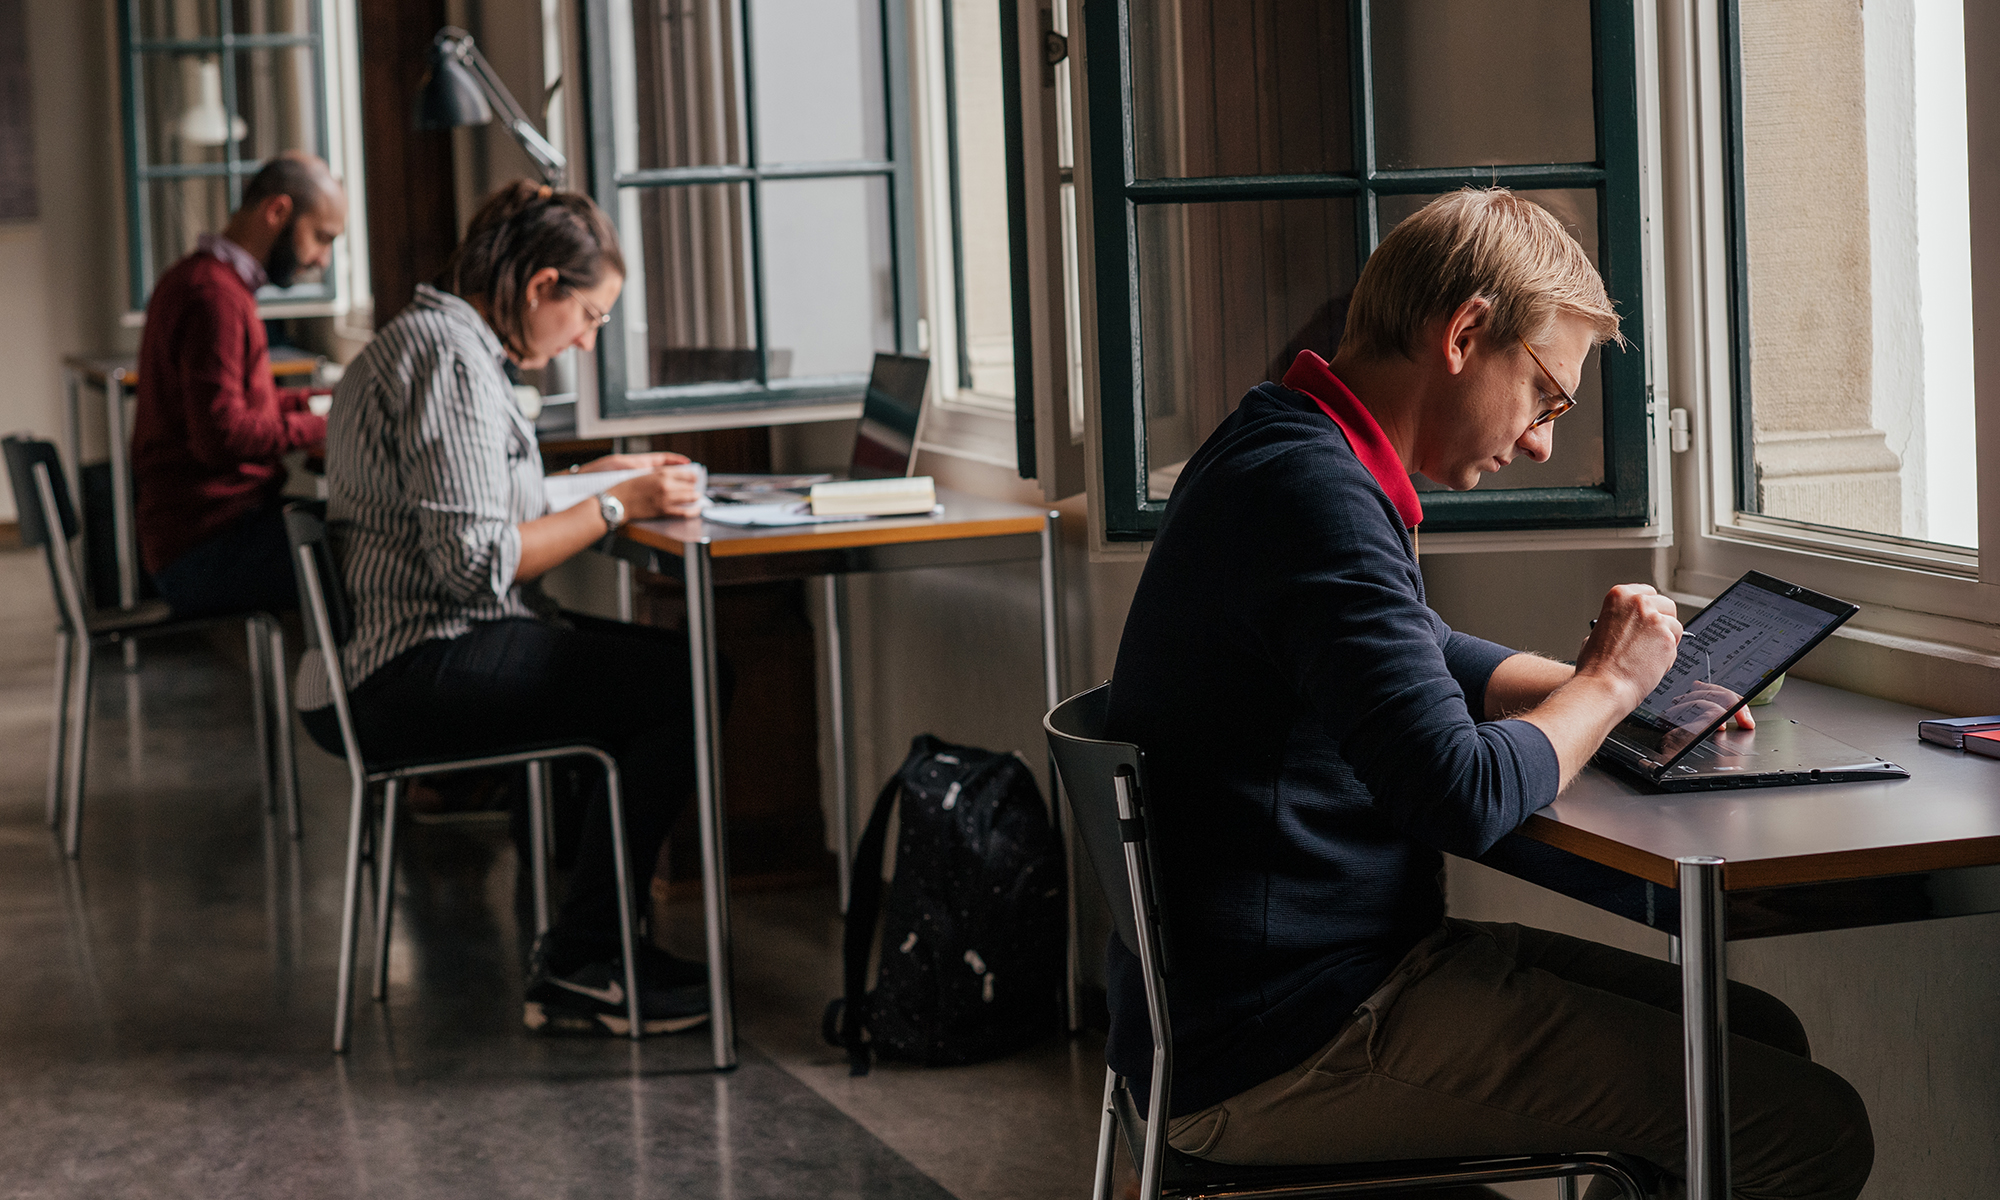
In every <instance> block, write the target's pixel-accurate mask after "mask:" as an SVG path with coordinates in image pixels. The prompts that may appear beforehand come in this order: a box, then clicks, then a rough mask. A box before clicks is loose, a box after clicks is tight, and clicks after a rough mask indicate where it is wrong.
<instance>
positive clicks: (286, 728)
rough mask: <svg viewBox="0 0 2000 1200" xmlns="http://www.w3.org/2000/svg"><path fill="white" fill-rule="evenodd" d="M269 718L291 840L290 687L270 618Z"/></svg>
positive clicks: (294, 769)
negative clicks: (289, 822)
mask: <svg viewBox="0 0 2000 1200" xmlns="http://www.w3.org/2000/svg"><path fill="white" fill-rule="evenodd" d="M269 624H270V630H271V637H270V641H271V658H270V663H271V719H272V722H273V725H274V728H273V729H272V734H273V737H274V742H273V744H274V746H275V748H276V749H277V759H278V790H279V792H281V793H282V794H283V795H284V798H285V811H286V813H287V815H288V817H289V819H290V821H291V824H292V840H293V841H297V840H298V838H299V834H300V831H301V828H302V826H301V824H300V820H299V757H298V754H297V752H296V747H295V745H294V743H293V738H292V686H291V681H290V680H289V679H287V678H285V661H286V660H285V627H284V625H283V624H281V623H280V622H279V621H278V620H277V619H276V618H275V617H274V618H271V620H270V622H269Z"/></svg>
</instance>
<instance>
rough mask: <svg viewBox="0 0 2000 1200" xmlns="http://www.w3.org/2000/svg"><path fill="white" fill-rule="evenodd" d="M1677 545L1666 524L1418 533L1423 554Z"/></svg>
mask: <svg viewBox="0 0 2000 1200" xmlns="http://www.w3.org/2000/svg"><path fill="white" fill-rule="evenodd" d="M1673 543H1674V531H1673V530H1672V529H1671V528H1670V527H1667V526H1663V525H1642V526H1639V527H1638V528H1635V529H1534V530H1513V531H1509V530H1496V531H1492V532H1485V531H1479V530H1467V531H1460V532H1454V533H1446V532H1442V531H1440V532H1438V533H1424V532H1423V531H1422V529H1421V528H1419V529H1418V532H1417V548H1418V550H1419V552H1421V553H1423V554H1486V553H1492V552H1495V551H1521V550H1657V549H1660V548H1661V547H1664V546H1671V545H1673Z"/></svg>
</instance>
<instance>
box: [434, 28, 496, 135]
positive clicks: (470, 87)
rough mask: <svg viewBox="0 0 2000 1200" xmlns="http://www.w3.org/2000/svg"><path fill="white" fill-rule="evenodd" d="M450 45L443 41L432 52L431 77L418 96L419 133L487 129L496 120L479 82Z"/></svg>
mask: <svg viewBox="0 0 2000 1200" xmlns="http://www.w3.org/2000/svg"><path fill="white" fill-rule="evenodd" d="M454 50H455V48H454V47H453V45H452V44H451V43H450V42H447V41H443V40H440V41H439V42H438V44H437V45H435V46H433V47H432V48H431V69H430V73H429V74H427V75H425V76H424V86H423V87H422V89H420V90H419V91H418V92H417V112H416V125H417V128H418V129H451V128H454V127H456V126H459V125H484V124H486V123H487V122H489V121H491V120H492V119H493V107H492V106H491V105H489V104H487V103H486V96H485V95H484V94H483V93H482V92H481V91H480V88H479V80H478V79H476V78H475V77H474V76H473V74H472V72H471V71H470V70H469V69H467V67H466V65H465V64H464V63H462V62H460V61H459V59H458V55H457V54H456V53H455V52H454Z"/></svg>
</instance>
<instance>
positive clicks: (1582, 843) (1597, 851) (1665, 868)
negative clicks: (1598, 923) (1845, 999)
mask: <svg viewBox="0 0 2000 1200" xmlns="http://www.w3.org/2000/svg"><path fill="white" fill-rule="evenodd" d="M1520 832H1521V833H1522V834H1523V835H1525V836H1527V837H1530V838H1533V839H1534V840H1535V841H1538V842H1541V843H1543V844H1544V845H1548V846H1554V847H1555V848H1556V849H1558V850H1567V851H1569V852H1570V853H1571V854H1575V855H1578V856H1580V857H1582V858H1587V859H1590V860H1591V861H1592V862H1596V863H1601V864H1603V865H1604V866H1607V867H1612V868H1615V869H1617V870H1620V871H1623V872H1625V873H1626V874H1628V875H1633V876H1636V877H1638V878H1640V879H1645V880H1649V881H1650V882H1653V883H1657V884H1661V885H1663V886H1665V887H1673V886H1674V885H1675V876H1676V864H1675V862H1674V860H1673V859H1671V858H1665V857H1662V856H1661V855H1658V854H1653V853H1651V852H1649V851H1645V850H1640V849H1638V848H1636V847H1633V846H1628V845H1626V844H1625V843H1623V842H1618V841H1613V840H1612V839H1610V838H1607V837H1604V836H1602V835H1601V834H1595V833H1591V832H1590V831H1588V830H1584V829H1579V828H1577V827H1576V826H1574V825H1566V824H1564V823H1563V822H1561V821H1556V820H1553V819H1551V818H1549V817H1545V816H1542V815H1541V814H1540V813H1536V814H1534V815H1533V816H1530V817H1529V818H1528V819H1527V820H1526V821H1525V822H1523V823H1522V825H1521V830H1520ZM1996 864H2000V837H1973V838H1958V839H1954V840H1951V841H1943V842H1913V843H1911V844H1909V845H1903V846H1871V847H1868V848H1865V849H1856V850H1833V851H1828V852H1826V853H1823V854H1796V855H1790V856H1787V857H1784V858H1760V859H1747V860H1741V861H1726V862H1725V863H1724V864H1723V867H1722V887H1723V890H1724V891H1729V892H1741V891H1749V890H1752V889H1756V888H1767V887H1786V886H1790V885H1795V884H1804V883H1836V882H1840V881H1842V880H1849V879H1874V878H1879V877H1882V876H1886V875H1910V874H1917V873H1920V872H1924V871H1946V870H1952V869H1955V868H1959V867H1984V866H1993V865H1996Z"/></svg>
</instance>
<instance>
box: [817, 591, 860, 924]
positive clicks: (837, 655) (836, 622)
mask: <svg viewBox="0 0 2000 1200" xmlns="http://www.w3.org/2000/svg"><path fill="white" fill-rule="evenodd" d="M820 586H821V592H820V595H821V599H822V601H823V603H824V604H825V608H824V610H823V611H824V613H825V617H826V690H827V705H826V707H827V713H828V715H829V717H830V718H831V721H832V724H833V730H832V732H833V836H834V838H835V839H836V840H837V841H838V842H839V844H840V846H839V850H838V852H837V853H836V854H835V856H834V857H835V858H836V859H837V860H838V862H839V864H840V911H841V912H842V913H845V912H846V911H847V895H848V892H849V891H850V890H851V889H852V880H851V879H850V878H849V876H850V874H851V872H852V871H853V869H854V831H853V829H852V823H853V820H854V818H853V816H852V814H851V813H850V811H849V809H850V808H851V806H852V805H853V803H854V801H853V797H852V796H851V795H850V794H849V793H848V788H849V787H851V786H852V780H851V776H852V775H853V768H852V766H851V765H850V763H849V758H848V751H849V746H848V729H847V701H848V690H847V580H846V578H845V577H843V576H840V575H824V576H821V577H820Z"/></svg>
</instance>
